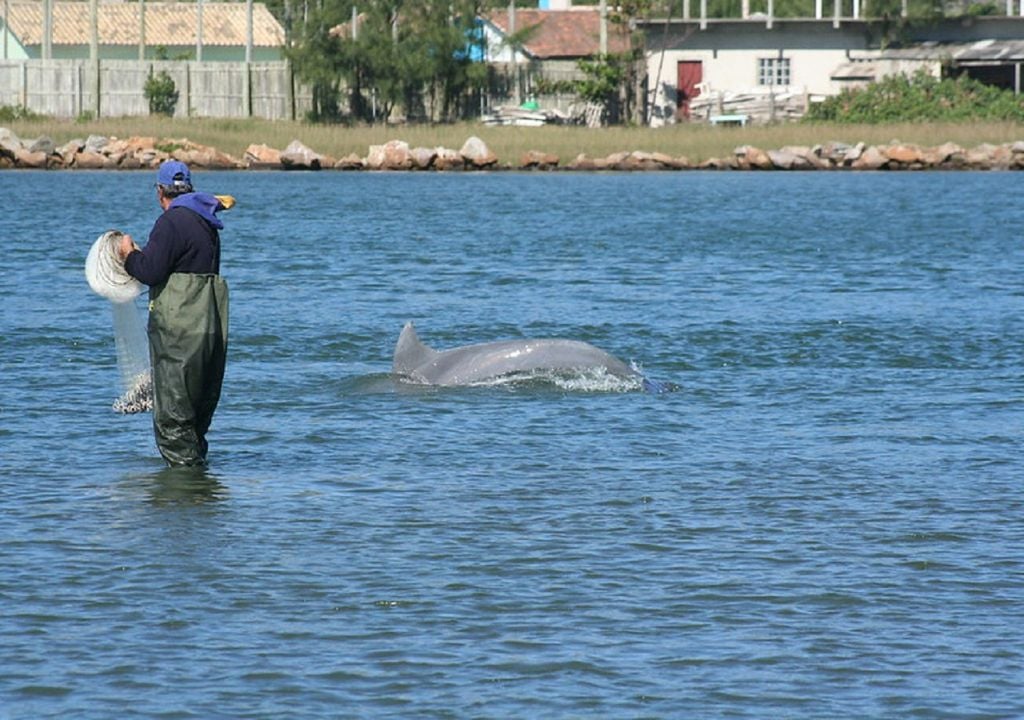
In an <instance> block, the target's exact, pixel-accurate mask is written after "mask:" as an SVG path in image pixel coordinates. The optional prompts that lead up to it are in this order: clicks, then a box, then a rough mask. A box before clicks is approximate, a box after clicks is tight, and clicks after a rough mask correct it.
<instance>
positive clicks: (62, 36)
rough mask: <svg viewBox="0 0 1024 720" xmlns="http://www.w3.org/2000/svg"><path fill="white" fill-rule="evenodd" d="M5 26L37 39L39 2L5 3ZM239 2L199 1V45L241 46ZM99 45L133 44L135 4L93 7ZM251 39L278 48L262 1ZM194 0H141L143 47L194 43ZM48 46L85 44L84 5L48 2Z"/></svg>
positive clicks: (276, 28) (279, 38)
mask: <svg viewBox="0 0 1024 720" xmlns="http://www.w3.org/2000/svg"><path fill="white" fill-rule="evenodd" d="M8 13H9V15H8V17H9V20H10V25H11V30H12V31H13V32H14V34H15V35H16V36H17V37H18V38H19V39H20V40H21V42H22V44H24V45H41V44H42V42H43V4H42V2H38V0H37V1H36V2H18V0H13V1H12V2H10V5H9V10H8ZM245 15H246V5H245V3H237V2H236V3H226V2H204V3H203V44H204V45H210V46H242V47H244V46H245V42H246V39H245V35H246V29H245V25H246V18H245ZM97 17H98V20H97V22H98V25H99V42H100V45H138V44H139V3H138V2H120V1H118V0H115V1H114V2H108V1H106V0H104V1H103V2H100V3H99V6H98V8H97ZM252 36H253V37H252V42H253V46H254V47H281V46H283V45H284V30H283V29H282V27H281V25H280V23H278V22H277V20H276V19H275V18H274V16H273V15H271V14H270V11H269V10H267V6H266V5H264V4H263V3H253V9H252ZM195 43H196V4H195V3H193V2H187V3H186V2H181V3H178V2H147V3H146V45H149V46H153V45H167V46H176V45H178V46H180V45H195ZM53 44H54V45H88V44H89V3H88V2H54V3H53Z"/></svg>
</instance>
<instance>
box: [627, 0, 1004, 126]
mask: <svg viewBox="0 0 1024 720" xmlns="http://www.w3.org/2000/svg"><path fill="white" fill-rule="evenodd" d="M886 27H887V26H886V25H885V24H883V23H882V22H881V21H880V20H866V19H862V18H846V17H844V18H840V17H832V18H771V17H766V16H763V15H762V16H749V17H746V18H728V19H714V18H688V19H679V20H669V21H665V20H650V21H648V22H646V23H644V24H643V28H644V30H645V33H646V38H647V48H648V55H647V72H648V79H649V88H650V90H649V101H650V116H651V123H652V124H655V125H658V124H664V123H671V122H677V121H682V120H687V119H698V120H707V119H710V120H712V121H716V120H719V119H728V120H737V121H740V120H742V121H745V120H747V119H749V120H750V121H754V122H757V121H766V120H769V119H784V118H786V117H795V116H799V115H801V114H802V113H803V112H804V110H805V109H806V106H807V104H808V103H810V102H814V101H815V100H816V99H820V98H822V97H823V96H826V95H833V94H837V93H839V92H840V91H841V90H842V89H843V88H844V87H848V86H850V85H851V84H857V83H864V82H868V81H871V80H875V79H878V78H880V77H882V76H884V75H886V74H891V73H897V72H904V73H912V72H913V71H915V70H916V69H918V68H924V69H925V70H926V71H927V72H929V73H932V74H933V75H936V76H939V75H940V74H942V73H947V74H958V73H965V74H968V75H970V76H973V77H977V78H978V79H981V80H983V81H985V82H991V83H993V84H997V85H1000V86H1002V87H1009V88H1014V89H1016V90H1017V91H1018V92H1019V91H1020V89H1021V67H1022V65H1024V18H1022V17H1019V16H979V17H971V18H955V19H952V18H951V19H948V20H944V21H936V22H932V23H921V24H920V26H917V25H914V24H910V25H908V26H907V27H906V28H903V30H902V33H901V35H899V36H898V38H894V37H889V36H886V34H885V31H886ZM896 39H898V40H900V41H901V43H902V44H901V45H899V46H898V45H897V44H896V42H895V40H896ZM723 116H724V118H723ZM744 116H745V117H744Z"/></svg>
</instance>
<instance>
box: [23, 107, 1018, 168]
mask: <svg viewBox="0 0 1024 720" xmlns="http://www.w3.org/2000/svg"><path fill="white" fill-rule="evenodd" d="M6 125H7V127H9V128H10V129H11V130H13V131H14V132H16V133H17V134H18V135H19V136H20V137H22V138H26V139H27V138H34V137H38V136H40V135H47V136H49V137H51V138H53V139H54V140H55V141H56V142H57V144H58V145H60V144H63V143H64V142H67V141H68V140H71V139H74V138H85V137H87V136H88V135H103V136H107V137H111V136H112V137H120V138H126V137H131V136H133V135H140V136H153V137H157V138H188V139H189V140H192V141H194V142H197V143H201V144H203V145H210V146H213V147H215V148H218V149H220V150H223V151H224V152H227V153H229V154H231V155H234V156H236V157H241V156H242V154H243V153H244V151H245V148H246V147H247V146H248V145H249V144H250V143H264V144H266V145H269V146H271V147H274V148H277V149H283V148H284V147H285V146H287V145H288V143H289V142H291V141H292V140H294V139H298V140H301V141H302V142H303V143H305V144H306V145H308V146H309V147H311V148H312V149H313V150H315V151H317V152H319V153H324V154H329V155H333V156H335V157H342V156H344V155H347V154H349V153H355V154H357V155H359V156H360V157H364V156H365V155H366V152H367V148H368V147H369V146H370V145H377V144H382V143H384V142H386V141H388V140H396V139H397V140H405V141H406V142H408V143H409V144H410V145H412V146H425V147H435V146H444V147H449V148H453V149H456V150H457V149H458V148H460V147H461V146H462V143H463V142H465V140H466V138H467V137H469V136H471V135H476V136H478V137H480V138H482V139H483V140H484V141H485V142H486V143H487V144H488V146H489V147H490V148H491V150H493V151H494V153H495V154H496V155H497V156H498V158H499V159H501V161H502V162H515V161H517V160H518V159H519V157H520V156H521V155H522V154H523V153H524V152H526V151H527V150H542V151H545V152H550V153H554V154H555V155H558V156H559V158H560V159H561V160H562V162H563V163H567V162H568V161H570V160H572V159H573V158H575V157H576V156H577V155H578V154H580V153H586V154H587V155H589V156H591V157H604V156H607V155H609V154H611V153H614V152H619V151H622V150H645V151H648V152H664V153H667V154H668V155H671V156H673V157H678V156H680V155H685V156H687V157H688V158H689V159H690V160H691V161H700V160H706V159H708V158H711V157H723V156H726V155H729V154H731V153H732V151H733V149H734V148H735V147H736V146H737V145H746V144H749V145H755V146H757V147H760V148H762V149H774V148H781V147H784V146H786V145H815V144H818V143H825V142H829V141H833V140H837V141H842V142H847V143H856V142H860V141H863V142H865V143H868V144H875V145H877V144H885V143H889V142H891V141H893V140H899V141H900V142H903V143H914V144H918V145H922V146H936V145H941V144H942V143H945V142H954V143H957V144H959V145H962V146H963V147H965V148H971V147H975V146H977V145H980V144H982V143H993V144H999V143H1006V142H1013V141H1016V140H1024V125H1022V124H1018V123H1010V122H987V123H963V124H954V123H929V124H911V123H906V124H890V125H829V124H821V125H811V124H807V125H804V124H789V125H775V126H754V127H746V128H738V127H730V128H714V127H709V126H706V125H676V126H672V127H666V128H660V129H650V128H618V127H616V128H605V129H600V130H591V129H587V128H582V127H567V126H553V125H552V126H545V127H540V128H516V127H488V126H485V125H481V124H479V123H461V124H457V125H439V126H377V127H343V126H325V125H309V124H305V123H298V122H269V121H265V120H199V119H196V120H172V119H164V118H151V117H147V118H118V119H102V120H97V121H94V122H82V123H79V122H71V121H64V122H61V121H55V120H34V121H17V122H11V123H7V124H6Z"/></svg>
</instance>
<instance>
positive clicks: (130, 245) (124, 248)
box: [117, 235, 139, 262]
mask: <svg viewBox="0 0 1024 720" xmlns="http://www.w3.org/2000/svg"><path fill="white" fill-rule="evenodd" d="M138 249H139V246H138V245H136V244H135V241H134V240H132V236H131V235H122V236H121V244H120V245H119V246H118V248H117V254H118V255H120V256H121V262H124V259H125V258H126V257H128V256H129V255H131V253H132V252H133V251H134V250H138Z"/></svg>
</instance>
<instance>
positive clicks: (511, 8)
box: [508, 0, 522, 107]
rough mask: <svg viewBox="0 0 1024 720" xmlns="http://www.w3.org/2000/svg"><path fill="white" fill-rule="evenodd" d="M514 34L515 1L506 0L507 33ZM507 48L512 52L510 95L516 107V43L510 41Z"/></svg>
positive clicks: (517, 79)
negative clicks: (511, 90)
mask: <svg viewBox="0 0 1024 720" xmlns="http://www.w3.org/2000/svg"><path fill="white" fill-rule="evenodd" d="M515 34H516V3H515V0H508V35H509V37H512V36H514V35H515ZM509 50H510V51H511V52H512V89H513V91H514V92H513V95H512V97H513V98H514V99H515V103H516V107H519V105H520V103H521V102H522V99H521V98H520V95H519V60H518V59H517V58H516V43H510V45H509Z"/></svg>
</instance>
